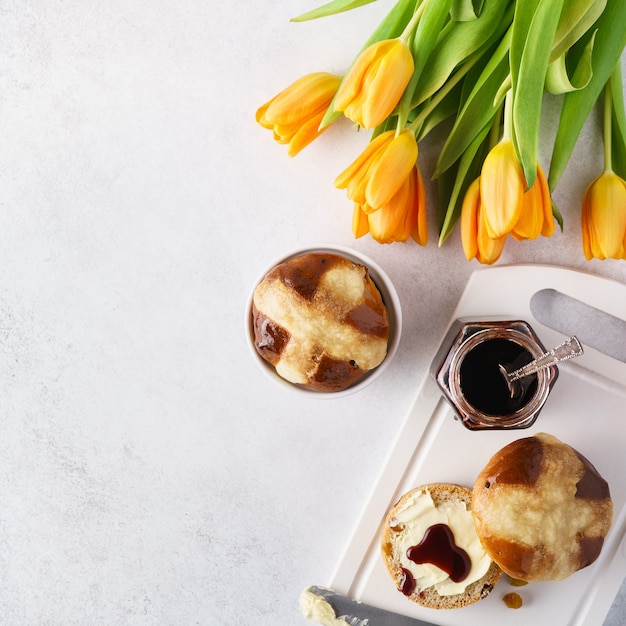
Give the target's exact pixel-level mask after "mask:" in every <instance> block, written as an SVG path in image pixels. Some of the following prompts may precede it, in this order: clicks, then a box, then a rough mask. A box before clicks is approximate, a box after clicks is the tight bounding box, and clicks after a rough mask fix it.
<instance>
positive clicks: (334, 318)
mask: <svg viewBox="0 0 626 626" xmlns="http://www.w3.org/2000/svg"><path fill="white" fill-rule="evenodd" d="M252 318H253V327H254V345H255V347H256V350H257V352H258V353H259V354H260V356H261V357H262V358H263V359H265V360H266V361H268V362H269V363H271V364H272V365H273V366H274V367H275V368H276V372H277V373H278V374H279V375H280V376H282V377H283V378H285V379H286V380H288V381H290V382H292V383H296V384H300V385H305V386H307V387H310V388H312V389H316V390H319V391H341V390H343V389H346V388H347V387H349V386H350V385H352V384H353V383H355V382H356V381H357V380H359V379H360V378H362V377H363V376H364V375H365V374H367V372H369V371H370V370H372V369H374V368H375V367H377V366H378V365H380V363H382V361H383V360H384V358H385V356H386V354H387V343H388V339H389V317H388V313H387V309H386V307H385V304H384V303H383V301H382V297H381V295H380V292H379V291H378V289H377V288H376V285H375V284H374V283H373V281H372V279H371V278H370V276H369V273H368V271H367V268H366V267H365V266H363V265H360V264H358V263H354V262H352V261H350V260H348V259H346V258H344V257H342V256H339V255H337V254H329V253H309V254H304V255H302V256H299V257H296V258H294V259H291V260H289V261H286V262H284V263H281V264H279V265H277V266H276V267H274V268H273V269H272V270H271V271H270V272H268V274H267V275H266V276H265V277H264V278H263V280H262V281H261V282H260V284H259V285H258V286H257V288H256V289H255V292H254V296H253V304H252Z"/></svg>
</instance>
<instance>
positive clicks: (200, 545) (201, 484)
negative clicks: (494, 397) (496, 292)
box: [0, 0, 626, 626]
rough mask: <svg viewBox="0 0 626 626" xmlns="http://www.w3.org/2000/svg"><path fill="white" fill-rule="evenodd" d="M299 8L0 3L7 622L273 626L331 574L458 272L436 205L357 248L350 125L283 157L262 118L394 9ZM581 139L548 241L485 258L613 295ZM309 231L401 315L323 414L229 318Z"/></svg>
mask: <svg viewBox="0 0 626 626" xmlns="http://www.w3.org/2000/svg"><path fill="white" fill-rule="evenodd" d="M315 5H316V3H315V2H311V1H309V0H297V1H296V0H292V1H289V2H288V1H286V0H283V1H278V0H266V1H258V2H254V3H247V4H246V3H241V2H226V1H218V0H151V1H147V0H108V1H107V2H96V0H0V581H1V582H0V623H2V624H8V625H11V626H13V625H16V626H17V625H23V624H46V625H71V624H80V625H85V624H142V625H143V624H207V625H220V626H221V625H228V626H236V625H239V624H255V625H272V626H289V625H292V624H298V623H304V620H303V619H302V618H301V617H300V616H299V614H298V611H297V599H298V595H299V593H300V591H301V590H302V588H304V587H305V586H306V585H308V584H312V583H324V582H325V581H326V580H327V579H328V577H329V576H330V573H331V572H332V570H333V568H334V565H335V563H336V561H337V559H338V557H339V555H340V553H341V550H342V548H343V546H344V545H345V543H346V541H347V539H348V536H349V533H350V531H351V529H352V527H353V525H354V524H355V522H356V520H357V518H358V515H359V513H360V511H361V508H362V506H363V504H364V501H365V498H366V497H367V495H368V494H369V492H370V489H371V487H372V485H373V482H374V480H375V477H376V476H377V474H378V472H379V471H380V469H381V467H382V464H383V463H384V460H385V458H386V454H387V452H388V450H389V448H390V446H391V443H392V441H393V438H394V436H395V434H396V432H397V430H398V429H399V426H400V423H401V421H402V419H403V417H404V415H405V413H406V411H407V409H408V408H409V406H410V404H411V402H412V399H413V397H414V395H415V393H416V389H417V385H418V384H419V381H420V380H421V379H422V377H423V376H424V375H425V373H426V369H427V367H428V365H429V363H430V359H431V357H432V354H433V353H434V350H435V348H436V347H437V344H438V341H439V338H440V337H441V334H442V333H443V331H444V329H445V326H446V324H447V322H448V319H449V316H450V314H451V313H452V310H453V308H454V306H455V303H456V301H457V300H458V297H459V296H460V294H461V292H462V290H463V287H464V285H465V283H466V281H467V278H468V276H469V275H470V273H471V272H472V271H473V270H474V269H476V268H477V266H476V264H475V263H471V264H470V263H467V262H466V261H465V260H464V258H463V256H462V252H461V248H460V243H459V239H458V233H457V234H455V235H454V236H453V237H451V239H450V240H449V242H448V243H447V244H446V245H445V246H444V247H443V248H442V249H438V248H437V245H436V242H435V239H436V238H435V236H434V231H435V224H436V218H435V215H434V212H432V211H431V216H430V224H431V232H432V233H433V234H432V235H431V243H430V244H429V246H428V247H426V248H425V249H421V248H418V247H417V246H415V245H406V246H401V245H399V246H391V247H389V246H379V245H376V244H373V243H372V242H371V241H370V240H368V239H363V240H359V241H356V242H355V241H353V239H352V237H351V234H350V218H351V207H350V205H349V203H348V202H347V200H346V199H345V197H344V195H343V193H342V192H339V191H337V190H335V189H334V188H333V186H332V181H333V179H334V177H335V175H336V174H337V173H338V172H339V171H341V170H342V169H343V168H344V167H345V166H346V165H347V164H348V163H349V162H350V161H351V160H352V159H353V158H354V157H355V156H356V155H357V154H358V153H359V152H360V150H361V148H362V147H363V146H364V145H365V142H366V135H365V134H361V135H360V136H357V135H356V134H355V133H354V132H353V130H352V129H351V127H350V125H348V124H343V123H340V124H337V125H335V126H334V127H333V128H332V129H331V130H330V131H329V132H328V133H326V135H325V136H324V137H323V139H322V140H320V141H319V142H317V143H316V144H314V145H313V146H311V147H309V148H308V149H307V150H305V151H304V152H303V153H302V154H301V155H299V156H298V157H297V158H296V159H289V158H288V157H287V156H286V153H285V150H284V148H283V147H281V146H278V145H275V144H274V143H273V142H272V140H271V134H270V133H269V132H268V131H264V130H263V129H261V128H259V127H258V126H257V125H256V124H255V122H254V111H255V109H256V108H257V106H259V105H260V104H262V103H263V102H264V101H265V100H267V99H268V98H269V97H271V96H272V95H274V94H275V93H276V92H278V91H279V90H280V89H282V88H283V87H285V86H286V85H287V84H289V83H290V82H291V81H292V80H294V79H295V78H297V77H298V76H300V75H301V74H304V73H307V72H309V71H313V70H318V69H324V70H329V71H335V72H342V71H343V70H344V69H345V67H346V65H347V64H348V63H349V62H350V60H351V57H352V54H353V53H354V52H355V51H356V50H357V49H358V48H359V47H360V46H361V44H362V43H363V41H364V40H365V38H366V36H368V35H369V33H370V32H371V30H372V29H373V28H374V27H375V25H376V24H377V23H378V21H379V19H380V18H381V17H382V16H383V14H384V13H385V12H386V10H387V9H388V7H389V5H390V3H388V2H380V3H375V4H372V5H369V6H367V7H365V8H362V9H360V10H358V11H356V12H353V13H349V14H345V15H343V16H338V17H335V18H330V19H327V20H323V21H318V22H312V23H308V24H290V23H289V18H290V17H292V16H294V15H296V14H299V13H301V12H303V11H304V10H307V9H310V8H312V7H313V6H315ZM554 113H555V108H554V105H553V103H550V102H548V103H547V104H546V118H547V119H548V120H549V119H550V118H551V117H552V118H554ZM599 130H600V120H599V118H598V116H595V117H594V118H593V119H592V120H591V121H590V123H589V124H588V125H587V127H586V128H585V131H584V133H583V136H582V137H581V139H580V142H579V144H578V147H577V150H576V153H575V156H574V159H573V160H572V162H571V164H570V167H569V168H568V171H567V173H566V176H565V178H564V179H563V181H562V183H561V185H560V187H559V189H558V191H557V193H556V195H555V200H556V202H557V204H558V206H559V207H560V209H561V210H562V211H563V213H564V214H565V217H566V229H565V232H564V233H563V234H559V233H557V234H556V235H555V236H554V237H553V238H552V239H551V240H548V241H537V242H533V243H524V244H516V243H511V244H507V249H506V251H505V253H504V255H503V258H502V261H501V263H503V264H504V263H519V262H540V263H549V264H558V265H565V266H568V267H572V268H576V269H584V270H588V271H592V272H596V273H598V274H602V275H605V276H609V277H612V278H615V279H617V280H620V281H623V282H626V263H625V262H623V261H622V262H616V261H604V262H598V261H594V262H591V263H587V262H586V261H585V260H584V257H583V255H582V252H581V249H580V234H579V228H578V215H579V206H580V199H581V196H582V193H583V191H584V188H585V187H586V185H587V183H588V182H589V181H590V180H591V179H592V178H593V177H595V176H596V175H597V174H598V173H599V171H600V168H601V155H602V144H601V139H600V134H599ZM549 136H550V127H548V128H547V129H546V132H545V133H544V135H543V137H544V140H545V141H546V144H545V145H543V146H542V150H543V151H544V153H545V154H544V156H546V155H547V154H548V152H547V148H546V146H547V145H548V139H549ZM438 139H439V138H437V137H433V139H432V140H431V141H429V142H428V143H425V144H424V145H423V146H421V154H420V165H421V167H422V171H423V172H424V174H425V176H426V177H429V176H430V173H431V172H432V167H433V164H434V160H435V158H436V154H437V152H436V150H437V145H438V144H437V141H438ZM429 199H430V201H431V205H432V203H433V201H434V197H433V195H432V193H431V194H430V198H429ZM320 242H334V243H343V244H346V245H351V246H354V247H355V248H356V249H359V250H361V251H363V252H365V253H367V254H369V255H370V256H371V257H373V258H374V259H375V260H376V261H378V262H379V263H380V264H381V265H382V266H383V267H384V269H385V270H386V271H387V272H388V273H389V274H390V276H391V278H392V279H393V281H394V282H395V285H396V288H397V290H398V292H399V293H400V298H401V300H402V304H403V309H404V319H405V326H404V334H403V342H402V345H401V349H400V352H399V354H398V356H397V358H396V360H395V361H394V362H393V364H392V367H391V368H390V370H389V371H388V372H387V373H386V374H385V376H384V377H382V378H380V379H379V380H378V381H377V382H376V383H375V384H374V385H372V386H371V387H369V388H368V389H367V390H365V391H364V392H363V393H362V394H360V395H358V396H354V397H351V398H347V399H345V400H337V401H335V402H322V403H320V402H317V401H316V402H313V401H308V402H303V401H300V400H299V399H298V398H297V397H294V396H292V395H291V394H287V395H284V394H282V393H281V392H280V391H279V389H278V388H274V387H273V386H271V385H268V384H267V381H266V380H265V379H264V378H262V377H261V375H260V373H259V372H258V371H257V367H256V365H255V364H254V363H253V361H252V359H251V358H250V356H249V354H248V353H247V347H246V344H245V341H244V333H243V315H244V311H243V309H244V303H245V300H246V297H247V295H248V292H249V290H250V288H251V286H252V284H253V282H254V281H255V280H256V278H257V276H258V273H259V272H260V271H261V269H262V268H264V267H265V266H266V265H267V264H268V263H269V262H271V261H272V260H273V259H274V258H275V257H277V256H279V255H281V254H283V253H284V252H286V251H290V250H291V249H293V248H294V247H299V246H306V245H309V244H315V243H320ZM625 609H626V596H625V595H624V594H622V596H620V598H619V599H618V602H617V606H616V607H615V609H614V612H613V613H612V616H611V617H610V618H609V619H608V621H607V622H606V623H607V624H610V625H611V626H617V625H618V624H623V623H624V622H625V621H626V612H625Z"/></svg>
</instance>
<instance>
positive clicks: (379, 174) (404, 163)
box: [365, 130, 417, 207]
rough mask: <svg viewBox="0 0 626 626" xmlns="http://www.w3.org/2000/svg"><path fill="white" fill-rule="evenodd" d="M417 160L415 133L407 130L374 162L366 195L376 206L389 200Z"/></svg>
mask: <svg viewBox="0 0 626 626" xmlns="http://www.w3.org/2000/svg"><path fill="white" fill-rule="evenodd" d="M416 160H417V142H416V141H415V135H414V134H413V133H412V132H410V131H408V130H405V131H403V132H402V133H400V134H399V135H398V136H397V137H394V138H393V140H392V141H391V142H390V143H389V145H388V146H387V147H386V149H385V151H384V153H381V154H380V157H379V158H378V159H377V160H376V161H375V162H374V163H373V165H372V171H371V173H370V176H369V180H368V183H367V189H366V191H365V196H366V198H367V202H368V203H369V204H371V205H372V206H374V207H377V206H382V205H384V204H386V203H387V202H389V201H390V200H391V198H392V197H393V196H394V195H395V194H396V193H397V192H398V190H399V189H400V188H401V187H402V185H403V184H404V181H405V180H406V178H407V176H408V175H409V174H410V173H411V170H412V169H413V167H414V166H415V161H416Z"/></svg>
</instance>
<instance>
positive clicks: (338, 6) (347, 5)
mask: <svg viewBox="0 0 626 626" xmlns="http://www.w3.org/2000/svg"><path fill="white" fill-rule="evenodd" d="M372 2H376V0H333V1H332V2H329V3H327V4H324V5H323V6H321V7H318V8H317V9H313V10H312V11H307V12H306V13H303V14H302V15H298V16H297V17H292V18H291V20H290V21H291V22H308V21H309V20H316V19H318V18H320V17H328V16H330V15H337V14H338V13H343V12H344V11H351V10H352V9H358V8H359V7H362V6H365V5H366V4H371V3H372Z"/></svg>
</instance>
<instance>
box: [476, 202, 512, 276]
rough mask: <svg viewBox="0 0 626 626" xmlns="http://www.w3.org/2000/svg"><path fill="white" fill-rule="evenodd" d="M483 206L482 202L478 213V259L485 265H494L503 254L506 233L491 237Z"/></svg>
mask: <svg viewBox="0 0 626 626" xmlns="http://www.w3.org/2000/svg"><path fill="white" fill-rule="evenodd" d="M483 208H484V206H483V205H482V204H481V207H480V210H479V214H478V232H477V234H476V243H477V244H478V252H477V253H476V259H477V260H478V261H479V262H480V263H483V264H484V265H493V264H494V263H495V262H496V261H497V260H498V259H499V258H500V255H501V254H502V251H503V250H504V244H505V242H506V237H507V236H506V235H503V236H502V237H490V236H489V233H488V232H487V226H486V223H485V220H484V218H483Z"/></svg>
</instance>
